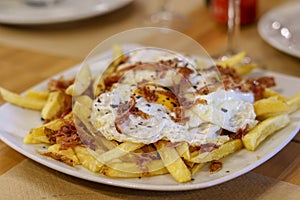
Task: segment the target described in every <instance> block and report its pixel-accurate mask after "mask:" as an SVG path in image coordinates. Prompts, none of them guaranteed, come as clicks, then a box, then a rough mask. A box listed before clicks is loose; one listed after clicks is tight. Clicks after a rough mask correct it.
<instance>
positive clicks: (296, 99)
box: [286, 93, 300, 113]
mask: <svg viewBox="0 0 300 200" xmlns="http://www.w3.org/2000/svg"><path fill="white" fill-rule="evenodd" d="M286 103H287V104H288V105H289V106H290V110H289V113H292V112H294V111H296V110H299V108H300V93H299V94H296V95H294V96H293V97H291V98H289V99H287V100H286Z"/></svg>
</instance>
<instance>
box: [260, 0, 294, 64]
mask: <svg viewBox="0 0 300 200" xmlns="http://www.w3.org/2000/svg"><path fill="white" fill-rule="evenodd" d="M299 11H300V2H298V1H297V2H290V3H286V4H283V5H282V6H280V7H277V8H275V9H273V10H271V11H269V12H267V13H266V14H265V15H263V16H262V17H261V18H260V20H259V22H258V32H259V34H260V35H261V37H262V38H263V39H264V40H265V41H266V42H267V43H269V44H270V45H271V46H273V47H275V48H276V49H278V50H280V51H283V52H285V53H287V54H290V55H293V56H296V57H299V58H300V23H299V19H300V12H299ZM275 21H277V22H279V23H280V24H281V28H279V30H275V29H274V28H272V23H273V22H275ZM283 27H285V28H288V30H289V31H290V32H291V33H292V38H291V39H289V40H288V39H286V38H284V37H283V36H282V35H281V34H280V31H281V30H282V28H283Z"/></svg>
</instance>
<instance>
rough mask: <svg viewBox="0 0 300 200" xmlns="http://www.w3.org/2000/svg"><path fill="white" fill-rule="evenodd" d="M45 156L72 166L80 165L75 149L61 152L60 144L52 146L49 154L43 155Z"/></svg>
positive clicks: (48, 151)
mask: <svg viewBox="0 0 300 200" xmlns="http://www.w3.org/2000/svg"><path fill="white" fill-rule="evenodd" d="M43 155H46V156H49V157H52V158H54V159H55V160H60V161H62V162H64V163H66V164H68V165H70V166H75V165H78V164H79V160H78V158H77V156H76V154H75V152H74V151H73V149H72V148H68V149H66V150H61V149H60V144H53V145H51V146H50V147H48V149H47V152H45V153H43Z"/></svg>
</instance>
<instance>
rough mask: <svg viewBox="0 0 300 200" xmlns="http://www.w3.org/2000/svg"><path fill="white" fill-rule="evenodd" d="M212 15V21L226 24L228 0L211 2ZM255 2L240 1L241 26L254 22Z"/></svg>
mask: <svg viewBox="0 0 300 200" xmlns="http://www.w3.org/2000/svg"><path fill="white" fill-rule="evenodd" d="M211 6H212V13H213V16H214V19H215V20H216V21H217V22H219V23H222V24H227V18H228V14H227V13H228V0H212V2H211ZM256 12H257V0H240V19H241V20H240V22H241V25H245V24H250V23H252V22H254V21H255V20H256Z"/></svg>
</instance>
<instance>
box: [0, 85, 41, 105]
mask: <svg viewBox="0 0 300 200" xmlns="http://www.w3.org/2000/svg"><path fill="white" fill-rule="evenodd" d="M0 93H1V95H2V98H3V99H4V100H5V101H6V102H9V103H11V104H14V105H16V106H19V107H22V108H28V109H32V110H39V111H40V110H42V109H43V107H44V106H45V104H46V100H43V99H37V98H32V97H27V96H22V95H19V94H16V93H14V92H11V91H9V90H6V89H4V88H1V87H0Z"/></svg>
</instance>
